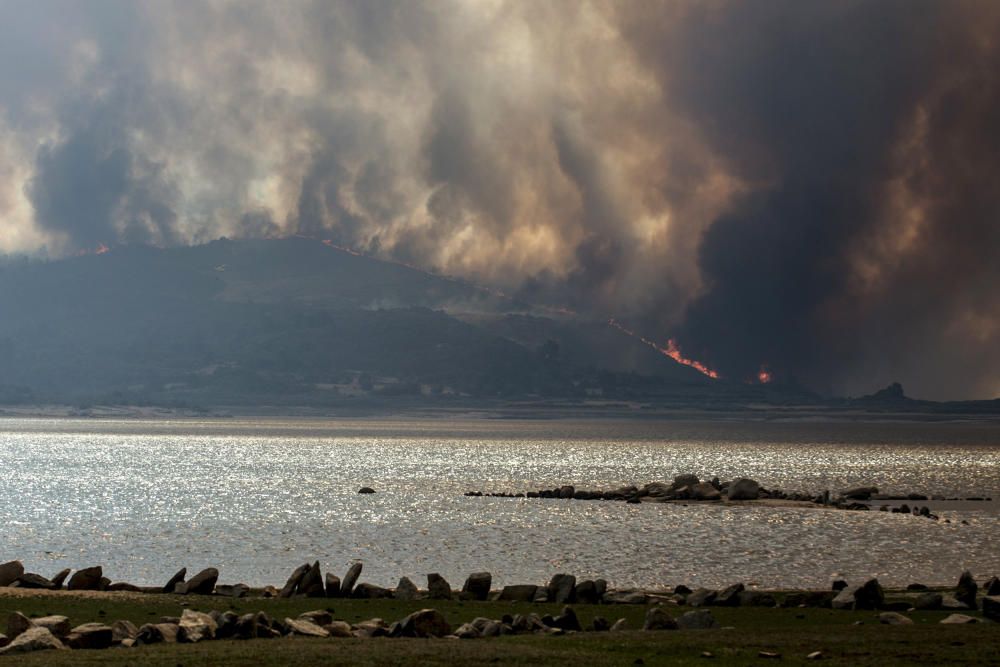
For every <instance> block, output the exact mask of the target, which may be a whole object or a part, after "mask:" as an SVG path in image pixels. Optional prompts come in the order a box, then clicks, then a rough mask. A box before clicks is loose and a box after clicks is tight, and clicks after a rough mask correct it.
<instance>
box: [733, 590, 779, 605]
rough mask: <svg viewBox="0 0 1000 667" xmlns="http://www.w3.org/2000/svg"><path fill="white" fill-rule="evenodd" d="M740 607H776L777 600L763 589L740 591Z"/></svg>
mask: <svg viewBox="0 0 1000 667" xmlns="http://www.w3.org/2000/svg"><path fill="white" fill-rule="evenodd" d="M740 606H741V607H777V606H778V601H777V600H775V599H774V596H773V595H771V594H770V593H765V592H763V591H743V592H742V593H740Z"/></svg>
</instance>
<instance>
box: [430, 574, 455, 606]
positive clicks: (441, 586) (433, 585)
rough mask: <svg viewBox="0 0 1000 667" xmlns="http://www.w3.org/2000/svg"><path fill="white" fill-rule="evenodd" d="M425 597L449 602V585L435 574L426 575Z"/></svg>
mask: <svg viewBox="0 0 1000 667" xmlns="http://www.w3.org/2000/svg"><path fill="white" fill-rule="evenodd" d="M427 597H429V598H430V599H431V600H450V599H451V584H449V583H448V582H447V581H446V580H445V578H444V577H442V576H441V575H440V574H438V573H437V572H431V573H430V574H428V575H427Z"/></svg>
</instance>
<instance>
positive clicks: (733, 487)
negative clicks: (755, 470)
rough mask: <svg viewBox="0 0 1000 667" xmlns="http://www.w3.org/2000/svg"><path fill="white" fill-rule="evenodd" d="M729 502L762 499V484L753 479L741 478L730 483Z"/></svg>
mask: <svg viewBox="0 0 1000 667" xmlns="http://www.w3.org/2000/svg"><path fill="white" fill-rule="evenodd" d="M726 495H727V497H728V498H729V500H757V499H758V498H760V484H758V483H757V482H755V481H754V480H752V479H747V478H746V477H740V478H739V479H734V480H733V481H732V482H730V483H729V489H728V492H727V494H726Z"/></svg>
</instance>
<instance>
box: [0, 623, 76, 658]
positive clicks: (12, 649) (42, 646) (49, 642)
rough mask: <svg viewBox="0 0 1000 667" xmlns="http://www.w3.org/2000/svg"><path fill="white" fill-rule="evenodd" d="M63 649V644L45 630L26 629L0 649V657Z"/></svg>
mask: <svg viewBox="0 0 1000 667" xmlns="http://www.w3.org/2000/svg"><path fill="white" fill-rule="evenodd" d="M64 648H66V647H65V646H64V645H63V643H62V642H61V641H59V639H57V638H56V636H55V635H53V634H52V633H51V632H49V631H48V630H46V629H45V628H28V629H27V630H25V631H24V632H22V633H21V634H20V635H18V636H17V637H15V638H14V639H13V640H12V641H11V642H10V643H9V644H7V645H6V646H4V647H3V648H0V655H11V654H14V653H30V652H32V651H44V650H48V649H55V650H62V649H64Z"/></svg>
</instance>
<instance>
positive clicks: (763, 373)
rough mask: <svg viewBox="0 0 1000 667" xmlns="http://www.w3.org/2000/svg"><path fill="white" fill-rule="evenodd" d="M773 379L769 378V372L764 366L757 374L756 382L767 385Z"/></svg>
mask: <svg viewBox="0 0 1000 667" xmlns="http://www.w3.org/2000/svg"><path fill="white" fill-rule="evenodd" d="M773 379H774V378H773V377H771V371H769V370H767V366H766V365H761V367H760V371H758V373H757V381H758V382H760V383H761V384H768V383H769V382H771V380H773Z"/></svg>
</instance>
